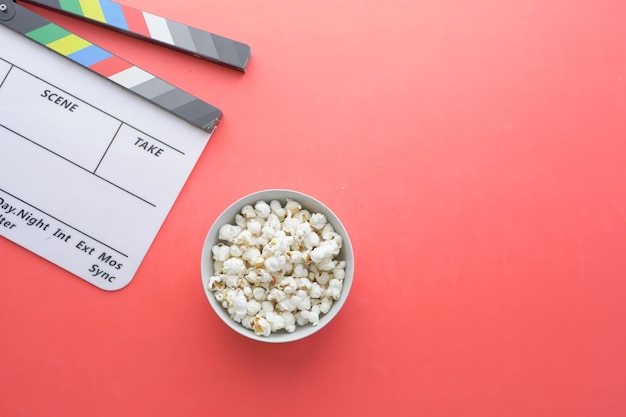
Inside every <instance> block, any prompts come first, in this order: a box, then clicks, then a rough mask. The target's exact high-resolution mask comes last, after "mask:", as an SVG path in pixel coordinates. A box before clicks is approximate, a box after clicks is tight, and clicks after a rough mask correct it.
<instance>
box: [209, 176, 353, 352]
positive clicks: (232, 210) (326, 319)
mask: <svg viewBox="0 0 626 417" xmlns="http://www.w3.org/2000/svg"><path fill="white" fill-rule="evenodd" d="M276 194H278V195H280V196H278V197H277V196H275V195H276ZM287 199H293V200H295V201H297V202H298V203H300V204H301V205H302V207H303V208H304V209H307V210H309V211H311V213H316V212H320V209H321V210H322V212H323V214H324V215H325V216H326V218H327V221H328V222H329V223H331V224H332V225H333V228H334V229H335V232H337V233H339V234H340V235H341V236H342V238H343V243H342V248H341V252H340V255H339V258H340V259H343V260H345V261H346V268H345V269H346V276H345V278H344V280H343V281H344V282H343V288H342V292H341V297H339V299H338V300H336V301H335V302H334V303H333V305H332V307H331V309H330V311H329V312H328V313H326V314H324V315H321V316H320V323H319V324H318V325H317V326H311V325H306V326H303V327H300V326H298V327H297V328H296V331H295V332H293V333H287V332H284V331H281V332H277V333H272V334H270V335H269V336H259V335H257V334H255V333H254V332H253V331H252V330H250V329H246V328H245V327H243V325H242V324H241V323H237V322H236V321H234V320H233V319H232V318H231V317H230V315H229V314H228V312H227V311H226V310H225V309H224V307H222V305H221V304H220V303H219V302H218V301H217V300H216V299H215V295H214V293H213V292H212V291H211V290H209V288H208V281H209V278H210V277H211V275H212V272H213V254H212V248H213V245H215V244H216V243H217V242H218V240H219V239H218V238H217V233H218V232H219V228H220V227H221V226H222V225H224V224H227V223H230V224H234V219H235V215H236V214H237V213H240V212H241V208H242V207H243V206H245V205H246V204H251V205H254V203H256V202H257V201H259V200H263V201H266V202H267V203H269V202H270V201H271V200H279V201H281V203H284V202H286V201H287ZM302 200H304V201H302ZM310 206H317V207H316V208H315V209H314V210H312V209H310V208H309V207H310ZM208 262H210V264H209V263H208ZM200 272H201V282H202V288H203V290H204V293H205V295H206V297H207V300H208V301H209V304H210V305H211V307H212V308H213V311H215V313H216V314H217V316H218V317H219V318H220V319H221V320H222V321H223V322H224V323H225V324H226V325H227V326H228V327H230V328H231V329H233V330H234V331H235V332H237V333H239V334H240V335H242V336H245V337H247V338H250V339H253V340H256V341H260V342H265V343H286V342H293V341H296V340H301V339H304V338H306V337H308V336H311V335H313V334H315V333H317V332H319V331H320V330H321V329H322V328H324V327H326V325H328V324H329V323H330V322H331V321H332V320H333V319H334V318H335V317H336V316H337V314H338V313H339V311H340V310H341V309H342V307H343V305H344V304H345V302H346V299H347V298H348V295H349V293H350V290H351V288H352V283H353V279H354V251H353V248H352V242H351V241H350V237H349V235H348V232H347V230H346V228H345V227H344V225H343V223H342V222H341V220H340V219H339V217H338V216H337V215H336V214H335V213H334V212H333V211H332V210H331V209H330V208H329V207H328V206H327V205H326V204H324V203H322V202H321V201H320V200H318V199H317V198H315V197H313V196H311V195H308V194H305V193H303V192H300V191H295V190H291V189H286V188H269V189H264V190H260V191H255V192H252V193H249V194H247V195H244V196H243V197H240V198H238V199H237V200H235V201H234V202H232V203H231V204H229V205H228V206H227V207H226V208H225V209H224V210H222V212H221V213H220V214H219V215H218V216H217V217H216V218H215V220H214V221H213V224H212V225H211V227H210V228H209V231H208V233H207V234H206V237H205V239H204V244H203V246H202V253H201V257H200Z"/></svg>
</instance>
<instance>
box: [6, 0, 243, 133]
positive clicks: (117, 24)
mask: <svg viewBox="0 0 626 417" xmlns="http://www.w3.org/2000/svg"><path fill="white" fill-rule="evenodd" d="M27 2H28V3H33V4H36V5H38V6H43V7H46V8H49V9H53V10H56V11H59V12H63V13H66V14H70V15H72V16H77V17H80V18H82V19H87V20H89V21H91V22H94V23H97V24H100V25H104V26H106V27H109V28H112V29H115V30H118V31H121V32H124V33H127V34H129V35H132V36H135V37H139V38H143V39H146V40H149V41H151V42H155V43H159V44H162V45H164V46H168V47H171V48H174V49H177V50H180V51H182V52H185V53H189V54H192V55H194V56H197V57H199V58H203V59H206V60H209V61H212V62H215V63H219V64H222V65H225V66H228V67H231V68H234V69H237V70H240V71H245V69H246V67H247V64H248V60H249V58H250V47H249V46H248V45H245V44H243V43H241V42H237V41H234V40H231V39H227V38H224V37H222V36H219V35H215V34H212V33H209V32H206V31H202V30H200V29H196V28H193V27H190V26H186V25H183V24H180V23H177V22H174V21H171V20H169V19H164V18H162V17H158V16H155V15H153V14H150V13H146V12H143V11H140V10H137V9H133V8H130V7H127V6H124V5H121V4H118V3H114V2H112V1H109V0H40V1H39V0H38V1H32V0H27ZM0 23H1V24H4V25H5V26H7V27H9V28H11V29H13V30H14V31H16V32H18V33H21V34H23V35H25V36H27V37H28V38H30V39H32V40H34V41H36V42H38V43H40V44H41V45H44V46H46V47H47V48H49V49H52V50H54V51H55V52H57V53H59V54H61V55H63V56H65V57H67V58H69V59H71V60H73V61H74V62H76V63H78V64H80V65H82V66H84V67H86V68H88V69H90V70H92V71H94V72H96V73H97V74H100V75H102V76H103V77H106V78H108V79H109V80H111V81H113V82H115V83H117V84H118V85H121V86H122V87H124V88H126V89H128V90H130V91H132V92H134V93H136V94H138V95H140V96H141V97H143V98H145V99H147V100H149V101H151V102H153V103H154V104H156V105H158V106H160V107H162V108H164V109H166V110H168V111H170V112H172V113H174V114H175V115H177V116H179V117H180V118H182V119H184V120H186V121H188V122H189V123H191V124H193V125H195V126H197V127H199V128H201V129H204V130H207V131H212V130H213V129H214V128H215V127H216V126H217V123H218V122H219V120H220V118H221V116H222V112H221V111H220V110H219V109H218V108H216V107H214V106H212V105H211V104H209V103H206V102H204V101H202V100H200V99H198V98H196V97H194V96H192V95H191V94H189V93H187V92H185V91H183V90H181V89H179V88H177V87H175V86H173V85H171V84H169V83H167V82H165V81H163V80H162V79H160V78H158V77H155V76H154V75H152V74H150V73H148V72H146V71H144V70H143V69H141V68H139V67H137V66H135V65H133V64H131V63H129V62H128V61H125V60H123V59H122V58H120V57H118V56H116V55H114V54H112V53H110V52H107V51H105V50H104V49H102V48H100V47H99V46H97V45H94V44H92V43H91V42H89V41H87V40H85V39H83V38H81V37H79V36H77V35H75V34H73V33H72V32H69V31H68V30H66V29H63V28H62V27H60V26H58V25H56V24H54V23H52V22H50V21H48V20H47V19H45V18H43V17H42V16H40V15H38V14H36V13H34V12H32V11H31V10H29V9H26V8H24V7H21V6H19V5H17V4H15V1H14V0H0Z"/></svg>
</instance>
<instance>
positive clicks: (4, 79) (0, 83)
mask: <svg viewBox="0 0 626 417" xmlns="http://www.w3.org/2000/svg"><path fill="white" fill-rule="evenodd" d="M12 69H13V65H11V68H9V70H8V71H7V73H6V75H5V76H4V78H3V79H2V82H0V87H2V85H3V84H4V82H5V81H6V80H7V78H9V74H10V73H11V70H12Z"/></svg>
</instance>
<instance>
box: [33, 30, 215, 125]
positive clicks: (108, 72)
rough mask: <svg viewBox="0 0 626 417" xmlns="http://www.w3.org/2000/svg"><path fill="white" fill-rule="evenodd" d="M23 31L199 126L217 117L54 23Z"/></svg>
mask: <svg viewBox="0 0 626 417" xmlns="http://www.w3.org/2000/svg"><path fill="white" fill-rule="evenodd" d="M25 35H26V36H28V37H29V38H31V39H33V40H34V41H36V42H38V43H40V44H43V45H45V46H47V47H48V48H50V49H52V50H54V51H56V52H58V53H60V54H61V55H64V56H66V57H67V58H69V59H71V60H73V61H75V62H77V63H78V64H80V65H82V66H84V67H87V68H89V69H90V70H92V71H94V72H96V73H98V74H100V75H102V76H104V77H106V78H108V79H109V80H111V81H113V82H115V83H117V84H119V85H121V86H123V87H125V88H127V89H129V90H131V91H133V92H135V93H136V94H139V95H140V96H141V97H143V98H145V99H147V100H150V101H151V102H153V103H155V104H157V105H159V106H160V107H162V108H164V109H166V110H168V111H170V112H172V113H174V114H176V115H177V116H179V117H181V118H182V119H184V120H187V121H188V122H190V123H191V124H193V125H195V126H198V127H200V128H202V129H205V130H211V129H213V128H214V127H215V125H216V123H217V122H218V121H219V119H220V117H221V114H222V112H221V111H220V110H219V109H217V108H215V107H213V106H211V105H210V104H208V103H205V102H204V101H201V100H199V99H197V98H196V97H194V96H192V95H191V94H189V93H187V92H185V91H183V90H180V89H179V88H177V87H175V86H173V85H171V84H169V83H167V82H165V81H163V80H162V79H160V78H158V77H155V76H154V75H152V74H150V73H148V72H146V71H144V70H142V69H141V68H139V67H136V66H134V65H132V64H131V63H129V62H127V61H125V60H123V59H122V58H120V57H118V56H116V55H113V54H111V53H110V52H107V51H105V50H104V49H102V48H100V47H98V46H96V45H94V44H92V43H90V42H89V41H87V40H85V39H83V38H81V37H79V36H77V35H75V34H73V33H71V32H69V31H67V30H65V29H63V28H61V27H60V26H58V25H56V24H54V23H48V24H46V25H44V26H41V27H39V28H37V29H34V30H32V31H30V32H27V33H25Z"/></svg>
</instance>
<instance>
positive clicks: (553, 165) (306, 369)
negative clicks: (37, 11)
mask: <svg viewBox="0 0 626 417" xmlns="http://www.w3.org/2000/svg"><path fill="white" fill-rule="evenodd" d="M124 3H125V4H128V5H130V6H133V7H138V8H140V9H143V10H146V11H149V12H152V13H154V14H157V15H162V16H167V17H169V18H171V19H174V20H178V21H180V22H184V23H186V24H189V25H192V26H196V27H199V28H202V29H205V30H209V31H212V32H215V33H219V34H222V35H224V36H228V37H231V38H234V39H237V40H240V41H244V42H246V43H249V44H250V45H251V47H252V51H253V59H252V61H251V63H250V66H249V70H248V72H247V73H246V74H240V73H237V72H235V71H232V70H228V69H224V68H221V67H218V66H216V65H213V64H208V63H206V62H202V61H199V60H196V59H194V58H192V57H188V56H184V55H182V54H178V53H176V52H173V51H169V50H164V49H161V48H156V47H147V46H146V45H145V44H143V43H142V42H140V41H137V40H134V39H128V38H127V37H125V36H122V35H119V34H116V33H110V32H105V31H103V30H102V29H100V28H92V27H90V26H89V25H86V24H84V23H78V22H74V21H71V20H69V19H67V18H64V17H59V16H57V15H53V14H51V13H49V12H42V14H44V15H46V16H49V17H51V18H52V19H53V20H54V21H55V22H57V23H60V24H62V25H64V26H66V27H67V28H69V29H71V30H73V31H74V32H76V33H79V34H81V35H83V36H84V37H87V38H88V39H90V40H92V41H94V42H96V43H98V44H100V45H101V46H103V47H105V48H106V49H108V50H110V51H112V52H115V53H117V54H118V55H120V56H122V57H123V58H125V59H128V60H130V61H131V62H133V63H134V64H136V65H139V66H141V67H143V68H145V69H147V70H148V71H150V72H152V73H153V74H155V75H157V76H160V77H162V78H164V79H166V80H168V81H170V82H172V83H174V84H176V85H177V86H179V87H181V88H183V89H186V90H188V91H190V92H192V93H194V94H195V95H198V96H199V97H201V98H203V99H205V100H207V101H209V102H211V103H212V104H214V105H216V106H218V107H220V108H221V109H222V110H224V113H225V117H224V120H223V122H222V123H221V125H220V126H219V127H218V129H217V130H216V133H215V134H214V136H213V137H212V138H211V140H210V142H209V144H208V146H207V148H206V150H205V152H204V153H203V155H202V156H201V158H200V160H199V162H198V164H197V166H196V168H195V170H194V171H193V173H192V175H191V177H190V178H189V181H188V183H187V184H186V186H185V188H184V189H183V191H182V193H181V195H180V198H179V199H178V200H177V202H176V204H175V206H174V208H173V209H172V211H171V213H170V215H169V217H168V218H167V220H166V222H165V224H164V225H163V227H162V229H161V231H160V233H159V235H158V236H157V239H156V241H155V242H154V244H153V246H152V248H151V250H150V251H149V253H148V255H147V257H146V258H145V260H144V262H143V264H142V266H141V268H140V269H139V272H138V274H137V275H136V276H135V279H134V280H133V281H132V282H131V284H130V285H129V286H128V287H126V288H124V289H122V290H120V291H118V292H114V293H107V292H104V291H102V290H99V289H97V288H96V287H93V286H91V285H90V284H87V283H86V282H84V281H82V280H80V279H78V278H76V277H74V276H73V275H71V274H69V273H67V272H65V271H63V270H61V269H59V268H57V267H56V266H54V265H52V264H50V263H49V262H47V261H45V260H43V259H41V258H39V257H37V256H35V255H33V254H31V253H30V252H28V251H26V250H24V249H22V248H20V247H18V246H17V245H15V244H13V243H11V242H9V241H7V240H6V239H0V264H1V266H0V268H1V269H0V273H1V276H2V278H3V279H2V289H1V290H0V329H1V332H2V333H1V336H0V361H1V362H0V415H2V416H7V417H9V416H11V417H12V416H111V415H117V416H139V415H146V416H153V417H157V416H172V415H180V416H188V417H189V416H200V415H203V416H207V415H209V416H243V415H256V416H273V415H297V416H299V417H303V416H320V415H354V416H381V415H389V416H476V417H485V416H498V417H500V416H524V417H525V416H569V417H575V416H603V417H607V416H609V417H610V416H624V415H626V396H625V394H626V350H625V349H626V336H625V333H624V329H625V325H626V305H625V303H624V294H625V290H626V281H625V278H626V259H625V256H624V249H625V248H626V240H625V239H626V194H625V192H624V188H625V186H626V170H625V165H626V144H625V141H624V135H625V133H626V114H625V112H626V95H625V93H626V91H625V90H626V88H625V83H626V25H625V24H624V16H625V15H626V3H625V2H623V1H621V0H620V1H618V0H615V1H611V0H597V1H582V0H572V1H556V0H542V1H540V0H528V1H510V0H505V1H496V0H475V1H462V0H443V1H436V2H432V1H421V0H413V1H400V0H396V1H393V0H384V1H383V0H380V1H368V0H360V1H358V0H355V1H352V0H350V1H348V0H316V1H300V0H292V1H286V0H283V1H281V0H265V1H258V0H240V1H234V0H233V1H227V0H217V1H205V0H187V1H185V2H172V1H164V0H158V1H157V0H124ZM265 188H292V189H296V190H299V191H302V192H306V193H309V194H311V195H313V196H314V197H317V198H319V199H320V200H322V201H323V202H324V203H326V204H327V205H328V206H330V207H331V208H332V209H333V210H334V211H335V212H336V213H337V214H338V215H339V216H340V218H341V219H342V221H343V223H344V225H345V226H346V228H347V229H348V231H349V233H350V237H351V240H352V243H353V246H354V250H355V255H356V275H355V281H354V285H353V287H352V292H351V293H350V297H349V298H348V301H347V303H346V304H345V307H344V309H343V310H342V312H341V313H340V314H339V316H338V317H337V318H336V320H335V321H333V322H332V323H331V324H330V325H329V326H327V327H326V328H324V329H323V330H322V331H321V332H319V333H317V334H316V335H314V336H312V337H311V338H309V339H306V340H303V341H299V342H295V343H291V344H284V345H266V344H260V343H257V342H254V341H251V340H248V339H246V338H244V337H241V336H240V335H238V334H235V333H234V332H233V331H232V330H230V329H228V328H227V327H226V326H225V325H224V324H223V323H221V322H220V321H219V319H218V317H217V316H216V315H215V314H214V313H213V312H212V311H211V309H210V307H209V304H208V302H207V300H206V298H205V295H204V293H203V291H202V287H201V283H200V269H199V262H200V251H201V247H202V244H203V240H204V237H205V235H206V233H207V231H208V229H209V227H210V226H211V224H212V222H213V220H214V219H215V218H216V217H217V215H218V214H219V213H220V212H221V211H222V210H223V209H224V208H225V207H226V206H227V205H229V204H230V203H231V202H232V201H234V200H236V199H238V198H239V197H241V196H243V195H245V194H248V193H250V192H253V191H256V190H260V189H265ZM112 209H113V208H112ZM348 413H350V414H348Z"/></svg>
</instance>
